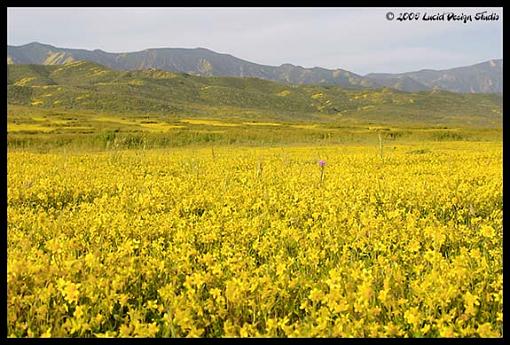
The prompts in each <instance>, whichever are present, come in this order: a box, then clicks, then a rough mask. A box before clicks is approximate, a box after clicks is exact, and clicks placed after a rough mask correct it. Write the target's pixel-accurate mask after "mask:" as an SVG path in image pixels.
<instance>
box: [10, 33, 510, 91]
mask: <svg viewBox="0 0 510 345" xmlns="http://www.w3.org/2000/svg"><path fill="white" fill-rule="evenodd" d="M76 60H84V61H90V62H95V63H98V64H101V65H104V66H106V67H108V68H111V69H113V70H143V69H148V68H156V69H160V70H164V71H171V72H178V73H188V74H192V75H198V76H223V77H225V76H226V77H254V78H260V79H265V80H272V81H278V82H284V83H290V84H321V85H339V86H342V87H345V88H357V89H360V88H380V87H383V86H388V87H392V88H396V89H398V90H401V91H410V92H414V91H424V90H429V91H430V90H432V89H435V88H439V89H443V90H447V91H453V92H465V93H501V92H502V88H503V60H491V61H487V62H484V63H481V64H477V65H473V66H465V67H459V68H454V69H449V70H441V71H434V70H422V71H418V72H409V73H402V74H384V73H372V74H368V75H366V76H361V75H358V74H355V73H352V72H349V71H346V70H344V69H340V68H337V69H334V70H330V69H325V68H320V67H314V68H304V67H301V66H295V65H292V64H283V65H280V66H266V65H260V64H256V63H252V62H249V61H245V60H242V59H239V58H236V57H234V56H232V55H229V54H220V53H217V52H214V51H211V50H208V49H204V48H196V49H184V48H157V49H146V50H143V51H139V52H129V53H109V52H105V51H103V50H100V49H96V50H85V49H69V48H58V47H54V46H51V45H47V44H41V43H37V42H33V43H30V44H26V45H23V46H7V63H8V64H40V65H61V64H65V63H68V62H71V61H76Z"/></svg>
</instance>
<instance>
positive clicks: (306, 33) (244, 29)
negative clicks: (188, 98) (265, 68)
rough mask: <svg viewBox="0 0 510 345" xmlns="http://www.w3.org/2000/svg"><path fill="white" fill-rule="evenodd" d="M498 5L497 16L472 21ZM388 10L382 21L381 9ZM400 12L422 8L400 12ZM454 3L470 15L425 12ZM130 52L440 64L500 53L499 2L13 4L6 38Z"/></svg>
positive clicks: (375, 68)
mask: <svg viewBox="0 0 510 345" xmlns="http://www.w3.org/2000/svg"><path fill="white" fill-rule="evenodd" d="M483 11H487V14H491V13H496V14H497V15H498V16H499V19H498V20H493V21H488V20H486V21H481V20H478V21H477V20H474V17H475V14H476V13H478V12H483ZM388 12H393V13H394V14H395V18H394V19H393V20H388V19H387V16H386V14H387V13H388ZM400 12H420V15H419V18H420V19H418V20H413V21H398V20H396V18H397V17H398V14H399V13H400ZM443 12H453V13H455V14H456V15H462V14H465V15H471V16H472V18H473V21H471V22H469V21H468V22H466V23H464V22H463V21H446V20H437V21H424V20H423V15H424V14H425V13H426V14H427V15H428V16H430V15H433V14H435V15H437V14H442V13H443ZM34 41H36V42H40V43H45V44H50V45H53V46H56V47H61V48H81V49H90V50H93V49H102V50H104V51H107V52H131V51H140V50H143V49H148V48H163V47H171V48H197V47H202V48H207V49H211V50H213V51H216V52H219V53H226V54H231V55H233V56H236V57H238V58H240V59H244V60H248V61H251V62H255V63H259V64H264V65H272V66H279V65H281V64H284V63H291V64H294V65H299V66H303V67H307V68H310V67H323V68H328V69H335V68H342V69H346V70H348V71H351V72H354V73H357V74H361V75H365V74H367V73H372V72H374V73H375V72H378V73H383V72H385V73H401V72H409V71H415V70H420V69H424V68H427V69H447V68H452V67H459V66H465V65H472V64H475V63H479V62H483V61H486V60H490V59H501V58H503V11H502V8H491V7H484V8H472V7H471V8H416V7H415V8H407V9H406V8H342V7H333V8H325V7H318V8H312V7H310V8H306V7H301V8H299V7H298V8H274V7H271V8H246V7H244V8H243V7H241V8H224V7H223V8H204V7H202V8H201V7H196V8H184V7H180V8H171V7H170V8H154V7H149V8H129V7H121V8H77V7H73V8H65V7H60V8H59V7H53V8H47V7H46V8H29V7H23V8H16V7H10V8H8V9H7V44H8V45H16V46H18V45H23V44H27V43H30V42H34Z"/></svg>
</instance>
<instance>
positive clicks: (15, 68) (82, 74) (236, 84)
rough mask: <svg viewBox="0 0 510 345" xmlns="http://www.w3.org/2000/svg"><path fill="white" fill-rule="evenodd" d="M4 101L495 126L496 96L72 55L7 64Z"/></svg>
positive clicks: (202, 113)
mask: <svg viewBox="0 0 510 345" xmlns="http://www.w3.org/2000/svg"><path fill="white" fill-rule="evenodd" d="M7 71H8V73H7V76H8V80H7V81H8V88H7V89H8V104H10V105H22V106H30V107H32V108H34V109H38V108H40V109H54V108H58V109H71V110H88V111H93V112H96V113H118V114H125V113H132V114H166V115H186V116H207V117H221V118H246V119H261V118H264V119H277V120H284V121H285V120H317V119H323V120H324V119H326V120H334V119H339V118H344V119H353V120H355V121H369V122H370V121H372V122H379V123H402V122H404V123H425V124H434V125H437V124H442V123H443V124H449V123H456V124H461V125H481V126H491V127H500V126H501V119H502V97H501V96H498V95H495V94H457V93H451V92H447V91H439V90H433V91H420V92H412V93H409V92H402V91H398V90H395V89H390V88H380V89H361V90H355V89H348V88H343V87H340V86H327V85H324V86H318V85H289V84H284V83H276V82H272V81H267V80H263V79H257V78H233V77H200V76H193V75H189V74H184V73H173V72H168V71H162V70H157V69H146V70H135V71H116V70H112V69H109V68H107V67H105V66H102V65H99V64H96V63H92V62H86V61H73V62H70V63H66V64H63V65H8V70H7Z"/></svg>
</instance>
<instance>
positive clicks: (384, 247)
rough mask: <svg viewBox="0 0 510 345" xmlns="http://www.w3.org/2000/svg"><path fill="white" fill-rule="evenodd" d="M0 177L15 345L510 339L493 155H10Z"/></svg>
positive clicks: (456, 146)
mask: <svg viewBox="0 0 510 345" xmlns="http://www.w3.org/2000/svg"><path fill="white" fill-rule="evenodd" d="M319 161H322V162H321V164H320V165H319V164H318V162H319ZM7 178H8V209H7V214H8V245H7V249H8V255H7V261H8V262H7V288H8V291H7V293H8V294H7V307H8V308H7V312H8V314H7V321H8V336H10V337H27V336H28V337H68V336H74V337H134V336H141V337H224V336H226V337H232V336H233V337H258V336H262V337H501V336H502V322H503V320H502V318H503V316H502V315H503V304H502V285H503V273H502V272H503V268H502V266H503V263H502V236H503V230H502V212H503V205H502V203H503V201H502V193H503V191H502V145H501V143H491V142H479V143H475V142H450V143H441V142H430V143H419V144H415V145H410V144H408V145H404V144H402V145H396V146H392V147H385V151H384V161H382V160H381V157H380V156H379V155H378V148H377V147H376V146H373V147H372V146H353V145H351V146H316V147H285V148H269V147H267V148H255V147H252V148H241V147H237V148H232V147H215V148H214V151H213V150H211V148H193V147H187V148H179V149H153V150H132V151H129V150H127V151H103V152H74V153H73V152H67V153H65V152H59V153H34V152H28V151H21V150H14V151H9V153H8V170H7Z"/></svg>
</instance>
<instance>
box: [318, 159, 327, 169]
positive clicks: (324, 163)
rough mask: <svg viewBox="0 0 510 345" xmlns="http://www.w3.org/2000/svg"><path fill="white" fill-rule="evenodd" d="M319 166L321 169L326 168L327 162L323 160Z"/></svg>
mask: <svg viewBox="0 0 510 345" xmlns="http://www.w3.org/2000/svg"><path fill="white" fill-rule="evenodd" d="M319 166H320V167H321V168H324V166H326V161H325V160H322V159H321V160H320V161H319Z"/></svg>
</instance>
